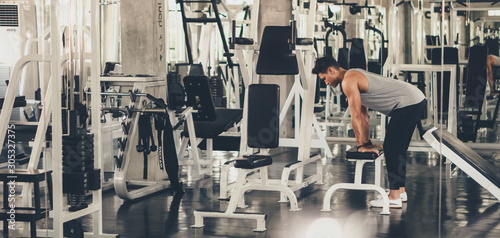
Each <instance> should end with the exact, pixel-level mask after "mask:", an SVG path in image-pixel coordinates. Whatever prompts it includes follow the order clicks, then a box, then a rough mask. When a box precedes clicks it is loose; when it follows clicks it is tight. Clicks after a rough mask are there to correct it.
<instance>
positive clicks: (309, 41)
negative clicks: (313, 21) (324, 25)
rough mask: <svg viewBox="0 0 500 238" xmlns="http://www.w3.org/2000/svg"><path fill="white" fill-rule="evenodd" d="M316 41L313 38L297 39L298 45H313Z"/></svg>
mask: <svg viewBox="0 0 500 238" xmlns="http://www.w3.org/2000/svg"><path fill="white" fill-rule="evenodd" d="M313 44H314V41H313V39H311V38H297V45H313Z"/></svg>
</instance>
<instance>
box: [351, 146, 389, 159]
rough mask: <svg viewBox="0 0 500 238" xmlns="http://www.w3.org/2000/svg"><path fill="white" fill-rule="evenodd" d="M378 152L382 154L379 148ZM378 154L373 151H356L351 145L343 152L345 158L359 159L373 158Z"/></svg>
mask: <svg viewBox="0 0 500 238" xmlns="http://www.w3.org/2000/svg"><path fill="white" fill-rule="evenodd" d="M379 153H380V154H382V153H383V151H382V150H381V149H379ZM379 156H380V155H377V153H375V152H358V149H357V148H356V147H352V148H351V149H349V150H348V151H346V152H345V158H346V159H359V160H375V159H377V158H378V157H379Z"/></svg>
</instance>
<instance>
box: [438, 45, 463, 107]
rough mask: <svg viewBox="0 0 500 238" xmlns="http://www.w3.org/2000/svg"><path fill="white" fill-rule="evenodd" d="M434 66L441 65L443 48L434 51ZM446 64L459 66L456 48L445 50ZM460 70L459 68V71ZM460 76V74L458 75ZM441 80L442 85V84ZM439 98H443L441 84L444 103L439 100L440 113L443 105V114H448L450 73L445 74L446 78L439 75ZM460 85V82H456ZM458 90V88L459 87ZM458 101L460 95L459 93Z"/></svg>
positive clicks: (446, 48)
mask: <svg viewBox="0 0 500 238" xmlns="http://www.w3.org/2000/svg"><path fill="white" fill-rule="evenodd" d="M432 64H433V65H441V48H434V49H432ZM444 64H458V49H457V48H454V47H445V48H444ZM458 69H459V68H458V67H457V70H458ZM456 75H457V76H458V74H456ZM441 78H443V79H442V83H441ZM437 82H438V83H437V87H436V90H437V98H441V84H442V85H443V102H440V100H438V103H437V105H438V109H437V110H438V112H440V111H441V105H442V107H443V109H442V110H443V112H448V105H449V98H450V72H444V77H441V73H439V72H438V73H437ZM456 83H457V85H458V83H459V81H458V80H456ZM457 88H458V87H457ZM457 99H458V93H457ZM457 102H458V100H457Z"/></svg>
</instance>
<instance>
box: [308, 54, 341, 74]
mask: <svg viewBox="0 0 500 238" xmlns="http://www.w3.org/2000/svg"><path fill="white" fill-rule="evenodd" d="M329 67H334V68H335V69H339V68H340V65H339V63H338V62H337V61H336V60H335V59H334V58H333V57H332V56H331V55H327V56H323V57H321V58H318V59H316V64H315V65H314V68H313V69H312V73H313V74H319V73H323V74H325V73H326V71H327V70H328V68H329Z"/></svg>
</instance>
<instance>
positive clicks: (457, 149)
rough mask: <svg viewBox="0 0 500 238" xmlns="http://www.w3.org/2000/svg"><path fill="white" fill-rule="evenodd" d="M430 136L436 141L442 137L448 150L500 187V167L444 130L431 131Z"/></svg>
mask: <svg viewBox="0 0 500 238" xmlns="http://www.w3.org/2000/svg"><path fill="white" fill-rule="evenodd" d="M441 135H442V136H441ZM432 136H434V138H436V140H437V141H440V140H441V139H442V141H443V144H444V145H446V147H448V148H450V150H452V151H453V152H454V153H455V154H457V155H458V156H460V158H462V159H463V160H464V161H465V162H467V163H468V164H470V165H471V166H472V167H473V168H474V169H476V170H477V171H478V172H479V173H481V174H482V175H483V176H484V177H485V178H487V179H488V180H490V181H491V182H492V183H493V184H495V185H496V186H497V187H499V188H500V168H496V167H494V166H493V165H491V164H490V163H488V161H486V160H485V159H483V158H482V157H481V156H480V155H479V154H477V153H476V152H474V151H473V150H472V149H471V148H469V147H468V146H467V145H465V144H464V143H463V142H462V141H461V140H459V139H458V138H456V137H455V136H453V135H452V134H451V133H449V132H448V131H446V130H442V134H441V132H440V131H438V130H435V131H433V132H432ZM441 137H442V138H441Z"/></svg>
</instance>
